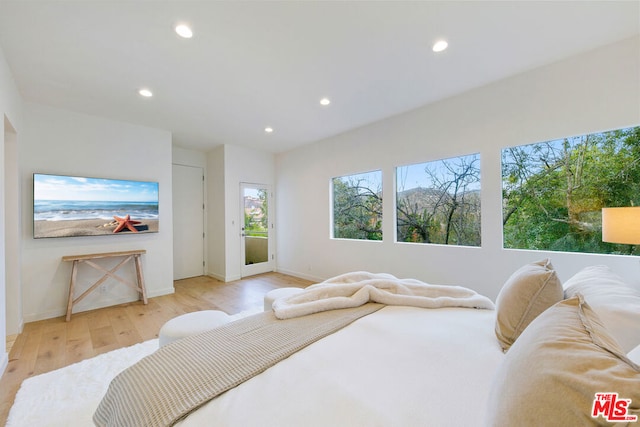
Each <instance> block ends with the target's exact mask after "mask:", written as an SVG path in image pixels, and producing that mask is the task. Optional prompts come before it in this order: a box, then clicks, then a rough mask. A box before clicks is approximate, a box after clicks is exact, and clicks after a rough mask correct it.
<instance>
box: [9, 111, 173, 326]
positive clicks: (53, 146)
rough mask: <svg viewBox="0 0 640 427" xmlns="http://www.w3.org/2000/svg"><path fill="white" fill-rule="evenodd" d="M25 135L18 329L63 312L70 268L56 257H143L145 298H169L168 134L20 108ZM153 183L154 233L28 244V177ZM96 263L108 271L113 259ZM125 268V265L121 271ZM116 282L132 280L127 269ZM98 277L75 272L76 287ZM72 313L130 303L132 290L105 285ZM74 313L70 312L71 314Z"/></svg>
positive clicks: (21, 152) (66, 113) (30, 197)
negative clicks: (133, 253) (156, 195)
mask: <svg viewBox="0 0 640 427" xmlns="http://www.w3.org/2000/svg"><path fill="white" fill-rule="evenodd" d="M24 121H25V130H24V132H23V134H22V138H21V143H20V146H19V159H20V166H21V167H20V170H21V193H22V224H23V227H22V236H21V238H22V286H23V294H24V295H25V298H24V304H23V307H24V320H25V321H26V322H29V321H34V320H39V319H44V318H50V317H55V316H60V315H62V314H64V313H65V312H66V303H67V296H68V287H69V276H70V271H71V263H68V262H62V261H61V258H62V256H64V255H75V254H85V253H96V252H112V251H123V250H130V249H145V250H146V251H147V253H146V254H145V255H143V256H142V264H143V269H144V276H145V283H146V287H147V294H148V296H149V297H154V296H158V295H163V294H167V293H172V292H173V271H172V270H173V243H172V236H173V225H172V216H173V215H172V197H171V161H172V159H171V156H172V149H171V134H170V133H169V132H167V131H163V130H157V129H151V128H146V127H142V126H136V125H131V124H127V123H121V122H116V121H113V120H108V119H103V118H98V117H93V116H88V115H84V114H78V113H72V112H69V111H64V110H59V109H55V108H50V107H45V106H42V105H36V104H25V109H24ZM36 172H37V173H51V174H60V175H72V176H89V177H99V178H115V179H131V180H141V181H157V182H159V187H160V201H159V202H160V206H159V208H160V211H159V217H160V224H159V232H158V233H149V234H139V235H133V234H127V235H117V236H95V237H93V236H87V237H71V238H55V239H34V238H33V217H32V215H33V206H32V203H33V192H32V185H33V177H32V174H33V173H36ZM110 261H113V262H112V263H111V262H109V261H106V260H105V262H104V264H103V265H105V266H106V267H108V268H110V267H111V265H115V264H116V263H117V261H119V260H118V259H116V260H110ZM129 264H132V263H129ZM121 272H122V275H123V276H127V275H128V277H129V279H131V280H133V278H134V277H135V276H134V274H135V273H134V269H133V266H132V265H127V266H126V268H125V267H123V269H122V270H121ZM99 277H100V273H98V272H95V273H94V271H93V269H88V270H87V269H86V268H85V269H83V270H81V271H80V273H79V276H78V283H79V284H80V283H85V284H87V285H88V284H90V283H93V281H95V280H96V279H97V278H99ZM103 286H104V289H105V291H104V292H102V291H96V292H94V293H92V294H90V295H89V296H87V297H86V298H85V299H84V300H82V301H81V302H80V303H78V304H77V306H75V307H74V311H84V310H88V309H94V308H98V307H104V306H108V305H113V304H116V303H122V302H126V301H134V300H136V299H137V294H136V292H135V291H134V290H132V289H129V288H128V287H126V286H124V285H122V284H120V283H118V282H115V281H113V280H110V281H108V282H107V283H105V285H103ZM76 307H77V308H76Z"/></svg>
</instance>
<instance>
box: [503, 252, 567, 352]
mask: <svg viewBox="0 0 640 427" xmlns="http://www.w3.org/2000/svg"><path fill="white" fill-rule="evenodd" d="M563 296H564V295H563V292H562V283H560V279H558V276H557V275H556V272H555V270H554V269H553V265H551V261H549V259H544V260H542V261H538V262H534V263H532V264H527V265H525V266H523V267H520V268H519V269H518V270H516V271H515V272H514V273H513V274H512V275H511V277H509V279H507V281H506V282H505V284H504V285H503V286H502V289H501V290H500V293H499V294H498V298H497V299H496V327H495V330H496V336H497V337H498V341H500V345H501V346H502V350H504V351H507V350H509V347H511V345H512V344H513V343H514V341H515V340H516V338H518V336H519V335H520V334H521V333H522V331H524V329H525V328H526V327H527V325H528V324H529V323H531V321H532V320H533V319H535V318H536V317H537V316H538V315H539V314H540V313H542V312H543V311H545V310H546V309H547V308H549V307H551V306H552V305H553V304H555V303H557V302H558V301H562V298H563Z"/></svg>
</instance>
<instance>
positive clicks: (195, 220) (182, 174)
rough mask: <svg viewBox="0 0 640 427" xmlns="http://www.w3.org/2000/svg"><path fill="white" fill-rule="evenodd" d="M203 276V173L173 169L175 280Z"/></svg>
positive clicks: (177, 166) (192, 169) (200, 170)
mask: <svg viewBox="0 0 640 427" xmlns="http://www.w3.org/2000/svg"><path fill="white" fill-rule="evenodd" d="M203 274H204V171H203V169H202V168H201V167H194V166H184V165H173V279H174V280H179V279H185V278H187V277H194V276H202V275H203Z"/></svg>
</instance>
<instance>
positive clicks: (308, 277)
mask: <svg viewBox="0 0 640 427" xmlns="http://www.w3.org/2000/svg"><path fill="white" fill-rule="evenodd" d="M277 271H278V273H282V274H286V275H287V276H293V277H298V278H300V279H305V280H309V281H311V282H315V283H320V282H324V281H325V280H326V279H323V278H322V277H317V276H312V275H310V274H305V273H300V272H299V271H294V270H287V269H285V268H278V270H277Z"/></svg>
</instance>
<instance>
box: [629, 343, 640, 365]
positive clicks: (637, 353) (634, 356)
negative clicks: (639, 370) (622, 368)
mask: <svg viewBox="0 0 640 427" xmlns="http://www.w3.org/2000/svg"><path fill="white" fill-rule="evenodd" d="M627 357H628V358H629V360H631V361H632V362H633V363H637V364H638V365H640V345H639V346H637V347H636V348H634V349H633V350H631V351H630V352H629V354H627Z"/></svg>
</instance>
